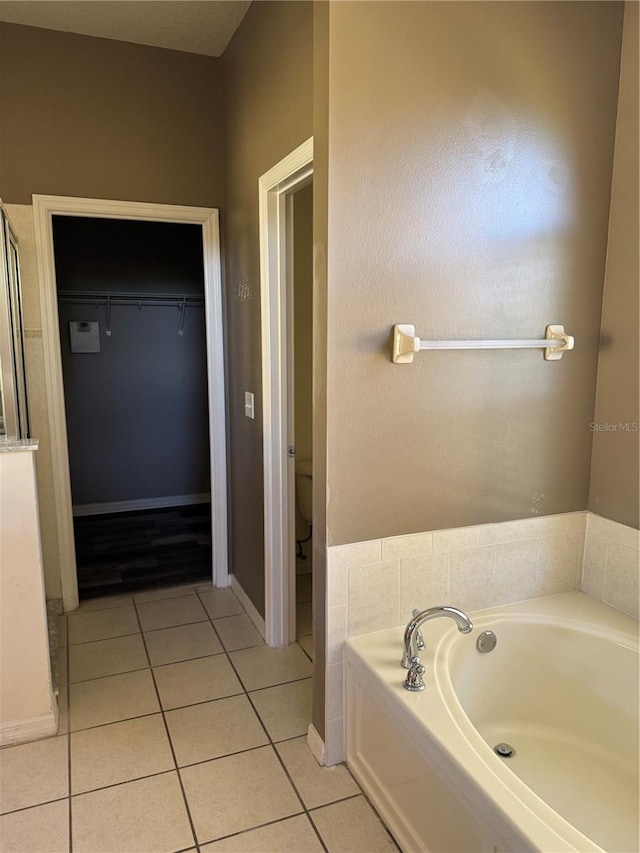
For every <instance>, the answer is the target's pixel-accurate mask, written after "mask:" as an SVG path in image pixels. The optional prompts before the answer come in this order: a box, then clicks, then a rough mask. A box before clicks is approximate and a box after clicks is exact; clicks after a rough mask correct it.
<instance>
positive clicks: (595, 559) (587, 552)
mask: <svg viewBox="0 0 640 853" xmlns="http://www.w3.org/2000/svg"><path fill="white" fill-rule="evenodd" d="M639 567H640V531H638V530H636V529H635V528H634V527H628V526H627V525H626V524H619V523H618V522H617V521H610V520H609V519H608V518H603V517H602V516H600V515H596V514H595V513H593V512H589V513H587V531H586V538H585V549H584V565H583V568H582V585H581V587H580V588H581V589H582V591H583V592H586V593H587V594H588V595H592V596H593V597H594V598H599V599H600V600H601V601H604V602H606V603H607V604H610V605H611V606H612V607H617V608H618V610H622V611H624V612H625V613H628V614H629V615H630V616H635V617H636V619H637V618H638V576H639V574H640V570H639Z"/></svg>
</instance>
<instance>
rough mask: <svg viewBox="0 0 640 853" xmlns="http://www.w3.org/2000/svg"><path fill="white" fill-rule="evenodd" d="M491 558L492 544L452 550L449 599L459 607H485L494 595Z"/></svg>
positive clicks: (470, 608)
mask: <svg viewBox="0 0 640 853" xmlns="http://www.w3.org/2000/svg"><path fill="white" fill-rule="evenodd" d="M493 560H494V546H493V545H483V546H481V547H480V548H468V549H466V550H464V551H452V552H451V555H450V560H449V599H450V602H449V603H450V604H452V605H453V606H454V607H459V608H460V609H461V610H477V609H479V608H482V607H488V606H489V605H490V604H491V602H492V598H493Z"/></svg>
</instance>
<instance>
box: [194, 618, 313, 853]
mask: <svg viewBox="0 0 640 853" xmlns="http://www.w3.org/2000/svg"><path fill="white" fill-rule="evenodd" d="M243 609H244V608H243ZM207 613H208V611H207ZM209 619H210V621H211V624H212V626H213V629H214V631H216V634H218V632H217V630H216V626H215V624H214V620H213V618H211V615H210V614H209ZM218 637H219V638H220V641H221V642H222V638H221V637H220V635H219V634H218ZM225 654H226V655H227V659H228V660H229V663H230V665H231V666H232V667H233V670H234V672H235V673H236V676H237V678H238V679H239V681H240V683H241V684H242V687H243V689H244V692H245V695H246V697H247V699H248V700H249V704H250V705H251V707H252V708H253V712H254V714H255V715H256V717H257V718H258V720H259V722H260V725H261V726H262V728H263V730H264V733H265V735H266V737H267V739H268V741H269V745H270V746H271V749H272V751H273V753H274V754H275V757H276V760H277V761H278V762H279V764H280V766H281V767H282V770H283V772H284V774H285V776H286V778H287V779H288V781H289V784H290V785H291V787H292V788H293V791H294V793H295V795H296V797H297V798H298V800H299V802H300V805H301V807H302V809H303V812H304V813H305V814H306V815H307V820H309V823H310V824H311V826H312V827H313V830H314V832H315V834H316V835H317V837H318V840H319V841H320V844H321V846H322V849H323V850H324V851H325V853H328V850H327V847H326V845H325V843H324V841H323V840H322V838H321V836H320V833H319V832H318V830H317V828H316V826H315V824H314V823H313V821H312V820H311V818H310V817H309V812H308V809H307V807H306V805H305V803H304V800H303V798H302V795H301V794H300V792H299V791H298V788H297V786H296V784H295V783H294V781H293V779H292V778H291V774H290V773H289V771H288V769H287V767H286V765H285V763H284V761H283V760H282V757H281V756H280V753H279V752H278V750H277V749H276V747H275V743H274V741H273V738H272V737H271V734H270V733H269V730H268V729H267V726H266V724H265V722H264V721H263V719H262V717H261V715H260V713H259V712H258V709H257V708H256V706H255V705H254V703H253V701H252V699H251V692H250V691H249V690H248V689H247V688H246V687H245V684H244V682H243V681H242V679H241V678H240V673H239V672H238V670H237V669H236V667H235V666H234V663H233V660H232V659H231V655H230V653H229V652H228V651H227V650H226V649H225ZM312 677H313V676H312ZM303 680H306V679H295V681H303ZM287 683H289V684H291V683H293V682H287ZM273 686H279V685H273ZM260 689H265V690H266V689H268V688H260ZM253 692H258V691H257V690H256V691H253ZM281 820H282V819H281ZM276 823H277V821H276ZM253 828H254V829H255V828H256V827H253Z"/></svg>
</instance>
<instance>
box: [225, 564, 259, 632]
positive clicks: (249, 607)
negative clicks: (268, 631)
mask: <svg viewBox="0 0 640 853" xmlns="http://www.w3.org/2000/svg"><path fill="white" fill-rule="evenodd" d="M229 581H230V582H231V589H232V590H233V591H234V593H235V594H236V596H237V598H238V600H239V601H240V604H241V605H242V606H243V607H244V609H245V610H246V611H247V616H248V617H249V619H251V621H252V622H253V624H254V625H255V626H256V628H257V629H258V633H259V634H260V636H261V637H262V639H264V632H265V628H264V619H263V618H262V616H261V615H260V614H259V613H258V611H257V610H256V608H255V606H254V604H253V602H252V601H251V599H250V598H249V596H248V595H247V593H246V592H245V591H244V590H243V588H242V587H241V586H240V584H239V582H238V580H237V578H236V577H235V575H229Z"/></svg>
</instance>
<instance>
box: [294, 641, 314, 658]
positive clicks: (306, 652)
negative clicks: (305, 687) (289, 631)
mask: <svg viewBox="0 0 640 853" xmlns="http://www.w3.org/2000/svg"><path fill="white" fill-rule="evenodd" d="M296 644H297V645H298V646H300V648H301V649H302V651H303V652H304V653H305V655H306V656H307V657H308V658H309V660H310V661H311V663H313V658H312V657H311V655H310V654H309V652H308V651H307V650H306V649H305V648H304V647H303V645H302V643H301V642H300V640H296Z"/></svg>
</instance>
